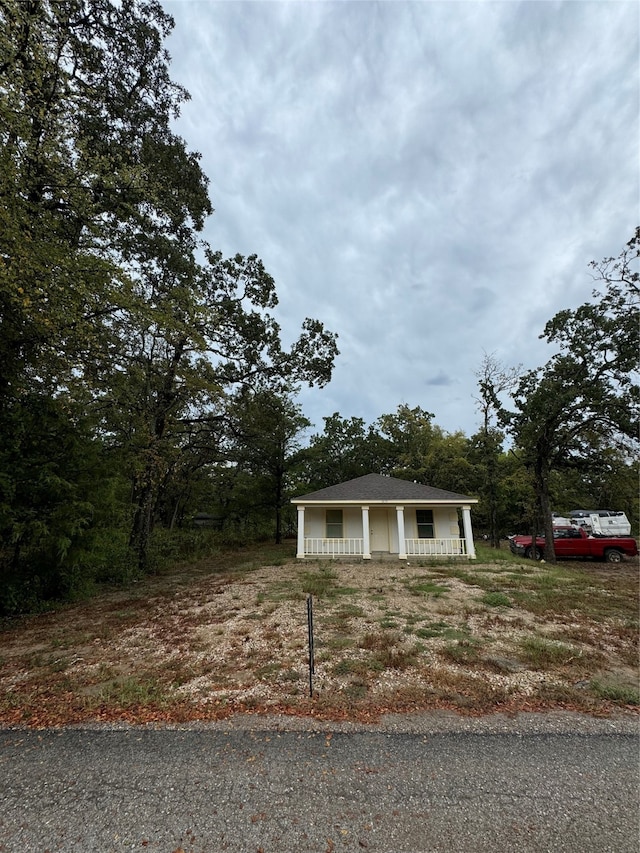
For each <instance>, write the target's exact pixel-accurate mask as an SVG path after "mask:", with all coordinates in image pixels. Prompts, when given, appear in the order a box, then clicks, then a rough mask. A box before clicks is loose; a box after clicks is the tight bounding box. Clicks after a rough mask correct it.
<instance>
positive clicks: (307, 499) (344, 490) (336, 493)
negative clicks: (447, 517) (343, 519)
mask: <svg viewBox="0 0 640 853" xmlns="http://www.w3.org/2000/svg"><path fill="white" fill-rule="evenodd" d="M315 501H320V502H322V503H324V502H330V503H339V502H342V501H344V502H348V501H363V502H367V501H369V502H371V503H377V502H381V501H389V502H394V501H395V502H398V501H420V502H422V503H443V502H446V503H477V502H478V501H477V500H476V498H470V497H468V496H467V495H459V494H456V493H455V492H447V491H445V490H444V489H435V488H433V486H425V485H423V484H422V483H414V482H412V481H411V480H399V479H397V478H396V477H383V476H382V475H381V474H365V475H364V477H356V479H355V480H347V481H346V482H345V483H338V484H337V485H335V486H328V487H327V488H326V489H318V491H317V492H309V494H307V495H300V496H299V497H297V498H293V500H292V501H291V503H294V504H303V503H312V502H315Z"/></svg>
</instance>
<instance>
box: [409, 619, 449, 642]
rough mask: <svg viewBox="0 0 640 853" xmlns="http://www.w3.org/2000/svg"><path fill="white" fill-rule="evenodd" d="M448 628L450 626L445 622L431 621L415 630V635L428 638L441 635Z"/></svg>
mask: <svg viewBox="0 0 640 853" xmlns="http://www.w3.org/2000/svg"><path fill="white" fill-rule="evenodd" d="M450 628H451V626H450V625H449V624H448V623H447V622H431V623H429V624H428V625H425V626H424V627H422V628H418V629H417V630H416V631H415V635H416V637H421V638H422V639H424V640H428V639H430V638H432V637H442V635H443V634H444V632H445V631H447V630H449V629H450Z"/></svg>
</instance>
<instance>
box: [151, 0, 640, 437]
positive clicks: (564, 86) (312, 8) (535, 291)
mask: <svg viewBox="0 0 640 853" xmlns="http://www.w3.org/2000/svg"><path fill="white" fill-rule="evenodd" d="M164 5H165V7H166V8H167V10H168V11H169V12H170V13H171V14H172V15H173V16H174V18H175V21H176V28H175V31H174V35H173V36H172V37H171V40H170V45H169V49H170V52H171V54H172V56H173V65H172V75H173V77H174V78H175V79H176V80H177V81H178V82H180V83H182V84H183V85H185V86H186V88H187V89H189V90H190V91H191V94H192V101H191V102H190V103H189V104H186V105H185V106H184V109H183V111H182V117H181V119H180V121H179V124H178V129H179V132H180V133H181V134H182V135H183V136H184V137H185V139H186V140H187V142H188V144H189V146H190V147H192V148H194V149H196V150H199V151H201V152H202V155H203V160H202V162H203V167H204V169H205V171H206V172H207V174H208V175H209V177H210V179H211V195H212V200H213V203H214V206H215V208H216V213H215V214H214V216H213V217H212V218H211V220H210V222H209V224H208V225H207V230H206V236H207V238H208V239H209V241H210V242H211V243H212V245H213V246H214V247H215V248H220V249H221V250H222V251H223V252H225V253H226V254H232V253H235V252H236V251H240V252H244V253H250V252H256V253H257V254H258V255H259V256H260V257H262V259H263V260H264V262H265V266H266V267H267V269H268V270H269V272H270V273H271V274H272V275H273V276H274V278H275V280H276V284H277V287H278V294H279V297H280V305H279V307H278V321H279V322H280V324H281V326H282V330H283V336H284V337H285V339H287V340H292V339H293V338H295V337H296V336H297V329H298V328H299V326H300V323H301V322H302V320H303V319H304V317H306V316H314V317H318V318H320V319H322V320H323V321H324V322H325V323H326V325H327V326H328V327H329V328H331V329H333V330H335V331H337V332H338V333H339V335H340V341H339V346H340V350H341V355H340V357H339V359H338V361H337V363H336V369H335V373H334V379H333V381H332V383H331V385H330V386H329V387H328V388H326V389H322V390H318V389H313V390H311V391H304V392H303V394H302V396H301V403H302V405H303V408H304V410H305V414H307V416H308V417H310V419H311V420H312V421H313V422H314V423H316V424H317V425H319V426H321V424H322V417H323V416H324V415H328V414H331V413H333V412H334V411H339V412H340V414H341V415H343V416H344V417H350V416H352V415H353V416H359V417H363V418H364V419H365V420H366V421H368V422H371V421H373V420H374V419H375V418H377V417H378V416H379V415H380V414H382V413H386V412H392V411H395V409H396V408H397V406H398V405H399V404H400V403H401V402H407V403H408V404H410V405H421V406H423V407H424V408H426V409H428V410H430V411H433V412H434V413H435V422H436V423H437V424H438V425H440V426H442V427H443V428H445V429H448V430H451V431H454V430H456V429H459V428H461V429H463V430H464V431H465V432H466V433H467V434H471V433H472V432H473V431H474V430H475V429H476V425H477V412H476V410H475V404H474V402H473V397H474V395H475V393H476V391H475V382H476V380H475V376H474V370H475V369H477V366H478V365H479V363H480V361H481V359H482V354H483V351H486V352H495V353H496V355H497V357H498V358H500V359H502V360H503V361H504V362H505V363H506V364H518V363H523V364H525V366H527V367H533V366H535V365H537V364H541V363H544V362H545V361H546V360H547V358H548V357H549V355H550V353H549V352H548V347H547V346H546V344H545V343H544V342H541V341H540V340H539V339H538V335H539V334H540V332H541V331H542V328H543V326H544V323H545V322H546V320H548V319H550V318H551V316H553V314H554V313H556V312H557V311H558V310H560V309H562V308H566V307H572V306H574V305H578V304H580V303H581V302H583V301H585V300H587V299H589V298H590V294H591V288H592V281H591V279H590V277H589V275H588V263H589V261H590V260H592V259H599V258H601V257H604V256H608V255H617V254H618V253H619V251H620V250H621V249H622V247H623V245H624V243H625V242H626V240H628V239H629V237H630V236H631V234H632V231H633V229H634V228H635V226H636V224H637V222H636V219H637V211H638V198H639V197H640V187H639V178H638V162H637V140H638V136H639V134H638V130H639V120H638V80H637V56H638V52H639V40H638V29H639V25H638V18H637V10H636V9H635V8H634V6H633V4H624V3H620V4H611V3H607V4H594V3H573V2H566V3H563V2H561V3H468V4H460V3H455V4H451V3H437V2H434V3H413V2H406V3H405V2H402V0H401V2H395V3H370V2H360V3H341V2H336V3H331V2H328V3H324V2H323V3H287V2H282V3H280V2H270V3H262V2H256V3H251V2H236V3H222V2H212V3H201V2H192V0H179V2H177V1H176V2H165V4H164Z"/></svg>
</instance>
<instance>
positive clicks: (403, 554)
mask: <svg viewBox="0 0 640 853" xmlns="http://www.w3.org/2000/svg"><path fill="white" fill-rule="evenodd" d="M396 516H397V519H398V549H399V551H400V553H399V554H398V558H399V559H400V560H406V559H407V549H406V545H405V542H404V507H403V506H397V507H396Z"/></svg>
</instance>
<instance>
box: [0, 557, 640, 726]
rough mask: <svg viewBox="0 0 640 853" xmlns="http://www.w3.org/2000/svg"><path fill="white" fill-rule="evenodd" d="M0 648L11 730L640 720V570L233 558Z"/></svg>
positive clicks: (626, 566) (159, 580) (31, 629)
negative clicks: (436, 717)
mask: <svg viewBox="0 0 640 853" xmlns="http://www.w3.org/2000/svg"><path fill="white" fill-rule="evenodd" d="M269 562H271V563H272V564H271V565H269ZM309 596H311V597H312V603H313V617H314V632H313V633H314V641H315V672H314V674H313V680H312V687H313V696H310V680H309V666H308V661H309V658H308V631H307V601H308V597H309ZM0 644H1V645H0V722H2V723H5V724H20V725H32V726H39V725H51V724H63V723H73V722H80V721H87V720H109V721H113V720H127V721H134V722H148V721H154V720H166V721H187V720H199V719H201V720H207V719H216V718H219V717H222V716H226V715H228V714H230V713H233V712H235V711H238V710H245V711H246V710H250V711H252V712H261V711H266V712H271V713H273V712H285V713H290V714H302V715H314V716H318V717H325V718H334V719H349V718H350V719H365V720H366V719H371V718H375V717H376V716H377V715H379V714H380V713H383V712H385V711H416V710H424V709H429V708H434V709H435V708H449V709H455V710H458V711H460V712H463V713H488V712H492V711H497V710H502V711H506V712H510V711H514V712H515V711H518V710H537V709H543V708H558V707H562V708H569V709H573V710H580V711H584V712H587V713H591V714H610V713H612V712H616V713H620V712H623V713H635V711H636V710H637V708H638V705H639V702H640V697H639V692H638V566H637V563H635V562H633V563H632V562H630V561H629V562H624V563H623V564H621V565H620V566H615V567H614V566H610V565H605V564H596V563H593V564H589V563H575V564H564V565H562V566H548V565H545V564H540V563H529V562H527V561H521V562H518V561H515V560H513V559H506V558H505V559H501V560H499V561H496V562H483V563H477V564H468V563H466V562H465V563H453V562H446V563H436V562H432V563H431V564H429V565H415V564H410V565H398V564H395V563H389V562H386V563H370V564H362V563H359V564H344V563H329V564H321V563H310V562H309V563H307V562H305V563H300V562H297V561H295V560H286V559H282V557H277V556H275V555H272V556H271V558H270V557H269V555H268V553H267V554H266V556H265V552H263V553H262V554H261V555H260V558H256V557H255V556H252V557H251V559H247V558H245V559H239V558H238V557H237V555H236V556H235V557H233V556H226V557H225V556H224V555H222V556H220V557H218V558H216V559H212V560H210V561H204V562H203V563H201V564H199V565H198V566H192V567H183V569H182V570H181V571H179V572H175V573H172V574H167V575H164V576H161V577H155V578H150V579H148V580H144V581H143V582H141V583H140V584H138V585H136V586H134V587H133V588H131V589H129V590H126V591H115V592H110V593H108V594H103V595H101V596H100V597H99V598H96V599H92V600H91V601H88V602H84V603H80V604H76V605H71V606H65V607H62V608H60V609H59V610H58V611H57V612H53V613H46V614H43V615H40V616H33V617H28V618H25V619H20V620H13V621H11V622H9V623H7V624H5V625H4V626H3V630H2V633H1V635H0Z"/></svg>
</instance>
